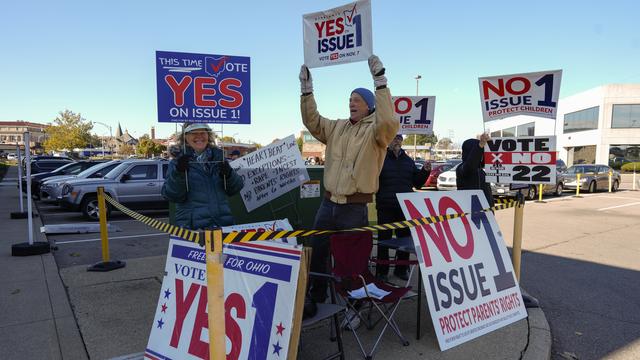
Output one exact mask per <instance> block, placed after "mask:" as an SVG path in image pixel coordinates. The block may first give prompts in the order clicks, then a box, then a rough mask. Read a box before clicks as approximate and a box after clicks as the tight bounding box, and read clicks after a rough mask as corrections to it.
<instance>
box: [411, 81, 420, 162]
mask: <svg viewBox="0 0 640 360" xmlns="http://www.w3.org/2000/svg"><path fill="white" fill-rule="evenodd" d="M415 79H416V96H418V82H419V81H420V79H422V75H417V76H416V77H415ZM417 143H418V135H417V134H413V160H415V159H417V158H418V144H417Z"/></svg>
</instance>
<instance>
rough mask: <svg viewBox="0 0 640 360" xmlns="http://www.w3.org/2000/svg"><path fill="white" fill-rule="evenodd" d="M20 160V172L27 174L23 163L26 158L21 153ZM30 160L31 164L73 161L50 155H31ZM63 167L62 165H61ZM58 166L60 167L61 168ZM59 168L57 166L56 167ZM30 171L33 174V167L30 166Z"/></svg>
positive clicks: (68, 158) (64, 157)
mask: <svg viewBox="0 0 640 360" xmlns="http://www.w3.org/2000/svg"><path fill="white" fill-rule="evenodd" d="M21 158H22V160H21V161H22V171H23V172H24V173H26V172H27V167H26V166H25V162H26V161H27V157H26V156H25V155H24V153H22V155H21ZM30 159H31V163H33V162H38V161H45V160H66V161H67V162H72V161H75V160H73V159H72V158H70V157H66V156H51V155H33V156H31V157H30ZM62 165H64V164H62ZM62 165H60V166H62ZM58 167H59V166H58ZM54 169H55V168H51V169H50V170H54ZM31 171H32V172H33V165H32V166H31Z"/></svg>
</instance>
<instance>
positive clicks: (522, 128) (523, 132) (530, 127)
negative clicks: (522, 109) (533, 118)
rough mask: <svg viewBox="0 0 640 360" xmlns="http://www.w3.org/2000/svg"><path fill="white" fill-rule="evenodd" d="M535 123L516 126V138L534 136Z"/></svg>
mask: <svg viewBox="0 0 640 360" xmlns="http://www.w3.org/2000/svg"><path fill="white" fill-rule="evenodd" d="M535 132H536V123H535V122H530V123H528V124H522V125H518V136H535Z"/></svg>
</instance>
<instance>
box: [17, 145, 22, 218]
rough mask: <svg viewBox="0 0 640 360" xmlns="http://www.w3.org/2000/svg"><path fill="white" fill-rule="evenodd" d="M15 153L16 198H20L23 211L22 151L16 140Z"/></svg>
mask: <svg viewBox="0 0 640 360" xmlns="http://www.w3.org/2000/svg"><path fill="white" fill-rule="evenodd" d="M16 155H17V157H18V190H19V192H18V198H19V199H20V212H21V213H23V212H24V204H23V203H24V201H23V200H22V153H21V152H20V144H18V142H16Z"/></svg>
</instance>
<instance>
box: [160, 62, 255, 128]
mask: <svg viewBox="0 0 640 360" xmlns="http://www.w3.org/2000/svg"><path fill="white" fill-rule="evenodd" d="M250 70H251V67H250V59H249V58H248V57H245V56H229V55H207V54H190V53H181V52H166V51H156V81H157V91H158V122H198V123H213V124H250V123H251V101H250V93H251V82H250Z"/></svg>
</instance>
